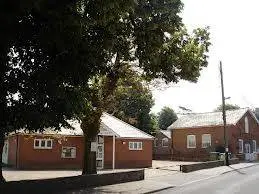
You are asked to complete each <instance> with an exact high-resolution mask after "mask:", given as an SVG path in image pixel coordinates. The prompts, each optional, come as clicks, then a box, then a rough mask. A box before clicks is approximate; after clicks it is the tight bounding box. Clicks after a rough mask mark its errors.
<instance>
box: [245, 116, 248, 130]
mask: <svg viewBox="0 0 259 194" xmlns="http://www.w3.org/2000/svg"><path fill="white" fill-rule="evenodd" d="M245 133H249V121H248V118H247V117H245Z"/></svg>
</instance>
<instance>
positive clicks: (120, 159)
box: [104, 137, 152, 168]
mask: <svg viewBox="0 0 259 194" xmlns="http://www.w3.org/2000/svg"><path fill="white" fill-rule="evenodd" d="M130 141H138V142H139V141H141V142H142V148H143V149H142V150H129V142H130ZM123 142H125V143H124V144H123ZM104 144H105V146H104V168H112V137H105V138H104ZM115 150H116V153H115V159H116V160H115V161H116V162H115V167H116V168H142V167H150V166H152V140H139V139H132V140H128V139H116V144H115Z"/></svg>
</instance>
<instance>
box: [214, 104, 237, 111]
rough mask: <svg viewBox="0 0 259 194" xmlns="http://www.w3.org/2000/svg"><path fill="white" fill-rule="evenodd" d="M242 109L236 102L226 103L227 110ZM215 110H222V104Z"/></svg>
mask: <svg viewBox="0 0 259 194" xmlns="http://www.w3.org/2000/svg"><path fill="white" fill-rule="evenodd" d="M237 109H240V107H239V106H238V105H236V104H226V105H225V110H237ZM214 111H215V112H219V111H222V104H221V105H219V106H218V107H217V108H216V109H215V110H214Z"/></svg>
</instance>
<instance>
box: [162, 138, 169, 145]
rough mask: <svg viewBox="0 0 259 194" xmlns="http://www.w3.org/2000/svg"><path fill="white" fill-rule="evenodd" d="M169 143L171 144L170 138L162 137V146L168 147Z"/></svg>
mask: <svg viewBox="0 0 259 194" xmlns="http://www.w3.org/2000/svg"><path fill="white" fill-rule="evenodd" d="M164 141H167V145H164ZM168 144H169V139H168V138H166V137H165V138H163V139H162V147H168Z"/></svg>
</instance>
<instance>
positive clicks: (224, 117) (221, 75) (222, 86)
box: [219, 61, 229, 166]
mask: <svg viewBox="0 0 259 194" xmlns="http://www.w3.org/2000/svg"><path fill="white" fill-rule="evenodd" d="M219 68H220V77H221V94H222V117H223V125H224V144H225V163H226V166H229V161H228V131H227V127H226V107H225V95H224V82H223V71H222V63H221V61H220V66H219Z"/></svg>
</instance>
